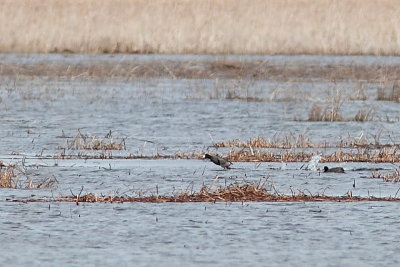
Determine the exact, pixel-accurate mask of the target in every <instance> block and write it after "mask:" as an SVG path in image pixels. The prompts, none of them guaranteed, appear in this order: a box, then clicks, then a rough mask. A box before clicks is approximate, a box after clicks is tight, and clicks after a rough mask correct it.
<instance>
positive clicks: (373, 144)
mask: <svg viewBox="0 0 400 267" xmlns="http://www.w3.org/2000/svg"><path fill="white" fill-rule="evenodd" d="M368 136H369V134H365V133H362V134H361V135H360V136H356V137H353V136H347V137H340V138H339V139H340V140H339V141H338V142H336V143H328V142H315V141H312V140H311V138H310V137H309V136H307V135H306V134H297V135H295V134H293V133H288V134H283V133H278V134H275V135H274V136H272V137H270V138H265V137H260V136H258V137H255V138H250V139H249V140H247V141H243V140H240V139H235V140H228V141H221V142H217V143H214V144H213V145H212V147H215V148H226V147H230V148H277V149H292V148H371V149H380V148H384V147H386V148H389V147H392V148H396V147H399V145H397V144H382V143H381V141H380V140H379V139H380V133H377V134H375V135H373V137H374V140H370V138H369V137H368Z"/></svg>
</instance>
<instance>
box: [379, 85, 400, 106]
mask: <svg viewBox="0 0 400 267" xmlns="http://www.w3.org/2000/svg"><path fill="white" fill-rule="evenodd" d="M377 100H381V101H394V102H400V80H394V81H393V80H388V79H385V80H384V81H383V82H382V84H381V86H380V87H378V98H377Z"/></svg>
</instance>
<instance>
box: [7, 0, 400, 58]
mask: <svg viewBox="0 0 400 267" xmlns="http://www.w3.org/2000/svg"><path fill="white" fill-rule="evenodd" d="M0 7H1V8H0V36H1V38H0V52H79V53H109V52H120V53H126V52H127V53H209V54H216V53H224V54H229V53H235V54H242V53H245V54H346V55H349V54H364V55H365V54H370V55H400V19H399V14H400V4H399V1H398V0H341V1H337V0H336V1H335V0H285V1H284V0H202V1H200V0H151V1H148V0H0Z"/></svg>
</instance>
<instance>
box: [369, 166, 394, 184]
mask: <svg viewBox="0 0 400 267" xmlns="http://www.w3.org/2000/svg"><path fill="white" fill-rule="evenodd" d="M372 178H381V179H383V181H385V182H400V169H399V168H398V167H396V168H395V170H394V171H393V172H386V173H382V172H380V171H373V172H372Z"/></svg>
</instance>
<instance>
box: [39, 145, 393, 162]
mask: <svg viewBox="0 0 400 267" xmlns="http://www.w3.org/2000/svg"><path fill="white" fill-rule="evenodd" d="M315 155H321V157H322V162H346V161H352V162H375V163H384V162H400V154H399V151H398V147H397V146H395V147H394V146H390V147H383V148H380V149H370V148H365V149H364V148H363V149H359V150H358V151H343V150H339V151H335V152H333V153H331V154H327V153H324V152H322V151H313V152H301V151H300V152H299V151H290V150H284V151H276V152H273V151H262V150H259V149H253V148H251V149H250V148H249V149H247V148H243V149H240V150H236V149H235V148H232V149H231V150H230V151H229V152H228V153H226V154H220V155H219V156H221V157H223V158H226V159H227V160H229V161H232V162H282V161H283V162H306V161H310V160H311V158H312V157H313V156H315ZM43 158H47V157H43ZM51 158H54V159H204V153H184V152H178V153H176V154H173V155H162V154H158V153H157V154H154V155H133V154H129V155H126V156H124V155H118V156H114V155H113V154H112V153H111V152H109V151H103V152H102V153H100V154H87V153H77V154H65V153H60V154H56V155H54V156H52V157H51Z"/></svg>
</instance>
